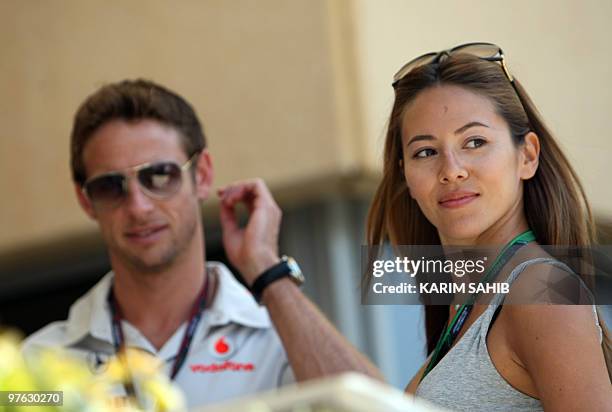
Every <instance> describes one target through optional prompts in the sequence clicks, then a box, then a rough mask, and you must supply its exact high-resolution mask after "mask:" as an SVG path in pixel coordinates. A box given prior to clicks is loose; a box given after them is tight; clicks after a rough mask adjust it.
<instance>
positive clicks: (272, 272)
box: [251, 256, 304, 304]
mask: <svg viewBox="0 0 612 412" xmlns="http://www.w3.org/2000/svg"><path fill="white" fill-rule="evenodd" d="M284 277H289V278H290V279H291V280H292V281H293V283H295V284H296V285H298V286H300V285H302V283H304V275H303V274H302V270H301V269H300V267H299V266H298V264H297V262H296V261H295V259H293V258H292V257H288V256H283V257H282V258H281V261H280V262H278V263H277V264H276V265H274V266H272V267H271V268H269V269H268V270H266V271H265V272H264V273H262V274H261V275H259V276H258V277H257V279H255V282H253V286H251V293H252V294H253V297H254V298H255V300H256V301H257V303H259V304H261V295H262V294H263V291H264V289H265V288H267V287H268V285H269V284H270V283H272V282H275V281H277V280H279V279H282V278H284Z"/></svg>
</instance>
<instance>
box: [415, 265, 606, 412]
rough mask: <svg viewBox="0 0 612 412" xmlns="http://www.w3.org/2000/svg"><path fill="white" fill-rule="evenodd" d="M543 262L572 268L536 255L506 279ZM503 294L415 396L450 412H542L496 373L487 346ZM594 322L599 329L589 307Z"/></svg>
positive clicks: (449, 352) (533, 400) (527, 397)
mask: <svg viewBox="0 0 612 412" xmlns="http://www.w3.org/2000/svg"><path fill="white" fill-rule="evenodd" d="M539 263H546V264H551V265H554V266H557V267H560V268H562V269H563V270H566V271H568V272H570V273H573V272H572V270H571V269H570V268H569V267H568V266H566V265H565V264H564V263H562V262H560V261H558V260H555V259H551V258H536V259H531V260H526V261H525V262H523V263H521V264H519V265H518V266H517V267H516V268H514V270H513V271H512V272H511V273H510V276H509V277H508V279H507V280H506V282H508V283H509V284H511V283H512V282H514V280H515V279H516V278H517V277H518V275H519V274H520V273H521V272H523V271H524V270H525V268H526V267H527V266H529V265H533V264H539ZM504 297H505V295H503V294H498V295H495V297H494V298H493V299H492V300H491V303H490V305H489V306H488V307H487V309H486V310H485V311H484V313H483V314H482V315H480V317H479V318H478V319H476V321H475V322H474V323H473V324H472V325H470V327H469V329H468V330H467V331H466V332H465V334H464V335H463V336H462V337H461V339H460V340H459V342H457V344H456V345H455V346H454V347H453V348H451V350H450V351H448V353H447V354H446V355H445V356H444V357H443V358H442V360H440V362H439V363H438V364H437V365H436V366H435V367H434V368H433V369H432V370H431V371H430V372H429V373H428V374H427V376H425V378H424V379H423V380H422V381H421V383H420V384H419V386H418V388H417V391H416V396H418V397H421V398H424V399H426V400H429V401H430V402H433V403H435V404H438V405H440V406H443V407H446V408H448V409H450V410H454V411H470V412H475V411H487V412H488V411H504V412H510V411H543V409H542V404H541V403H540V401H539V400H538V399H535V398H532V397H530V396H528V395H525V394H523V393H522V392H519V391H518V390H516V389H514V388H513V387H512V386H511V385H510V384H509V383H508V382H506V380H504V378H503V377H502V376H501V375H500V374H499V372H498V371H497V369H495V366H494V365H493V362H492V361H491V357H490V356H489V351H488V349H487V333H488V331H489V327H490V326H491V321H492V319H493V316H494V314H495V311H496V309H497V308H498V307H499V305H501V304H502V303H503V300H504ZM593 312H594V315H595V324H596V325H597V327H598V328H599V333H600V341H601V339H602V334H601V333H602V332H601V328H600V326H599V322H598V319H597V312H596V311H595V306H593Z"/></svg>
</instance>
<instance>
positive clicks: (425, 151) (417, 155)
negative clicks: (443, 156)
mask: <svg viewBox="0 0 612 412" xmlns="http://www.w3.org/2000/svg"><path fill="white" fill-rule="evenodd" d="M435 154H436V151H435V150H434V149H422V150H419V151H418V152H416V153H415V154H414V155H413V156H412V157H414V158H415V159H418V158H423V157H429V156H433V155H435Z"/></svg>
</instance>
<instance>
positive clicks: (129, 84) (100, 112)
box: [70, 79, 206, 185]
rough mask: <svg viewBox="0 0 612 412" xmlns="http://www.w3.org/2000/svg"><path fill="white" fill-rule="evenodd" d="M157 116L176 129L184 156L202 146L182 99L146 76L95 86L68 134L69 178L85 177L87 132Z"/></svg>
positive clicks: (193, 118) (197, 127)
mask: <svg viewBox="0 0 612 412" xmlns="http://www.w3.org/2000/svg"><path fill="white" fill-rule="evenodd" d="M142 119H152V120H157V121H159V122H160V123H162V124H164V125H167V126H170V127H173V128H174V129H176V130H177V131H178V132H179V135H180V138H181V142H182V145H183V149H184V150H185V154H186V155H187V157H191V156H192V155H193V154H195V153H197V152H199V151H202V150H203V149H204V148H205V147H206V139H205V137H204V131H203V130H202V126H201V124H200V121H199V120H198V117H197V116H196V114H195V111H194V110H193V108H192V107H191V105H190V104H189V103H187V101H186V100H185V99H183V98H182V97H181V96H179V95H178V94H176V93H174V92H173V91H171V90H168V89H166V88H165V87H163V86H160V85H158V84H156V83H154V82H152V81H149V80H143V79H138V80H124V81H121V82H119V83H112V84H109V85H106V86H104V87H102V88H101V89H99V90H98V91H97V92H95V93H94V94H92V95H91V96H89V97H88V98H87V100H85V102H83V104H82V105H81V106H80V107H79V109H78V111H77V112H76V115H75V117H74V124H73V127H72V133H71V136H70V140H71V141H70V154H71V160H70V164H71V168H72V178H73V179H74V181H75V182H77V183H78V184H80V185H83V184H84V183H85V181H86V180H87V176H86V172H85V165H84V163H83V149H84V147H85V145H86V144H87V142H88V141H89V139H90V138H91V136H92V135H93V134H94V133H95V132H96V130H98V129H99V128H100V127H101V126H103V125H104V124H105V123H107V122H110V121H112V120H125V121H128V122H129V121H137V120H142Z"/></svg>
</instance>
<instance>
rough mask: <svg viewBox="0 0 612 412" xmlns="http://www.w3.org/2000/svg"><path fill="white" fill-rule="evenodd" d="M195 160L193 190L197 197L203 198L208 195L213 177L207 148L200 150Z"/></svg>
mask: <svg viewBox="0 0 612 412" xmlns="http://www.w3.org/2000/svg"><path fill="white" fill-rule="evenodd" d="M197 160H198V162H197V166H196V169H195V190H196V193H197V195H198V198H200V199H202V200H205V199H207V198H208V196H209V195H210V190H211V188H212V184H213V177H214V172H213V165H212V159H211V156H210V152H209V151H208V150H207V149H204V150H202V152H201V153H200V155H199V156H198V159H197Z"/></svg>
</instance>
